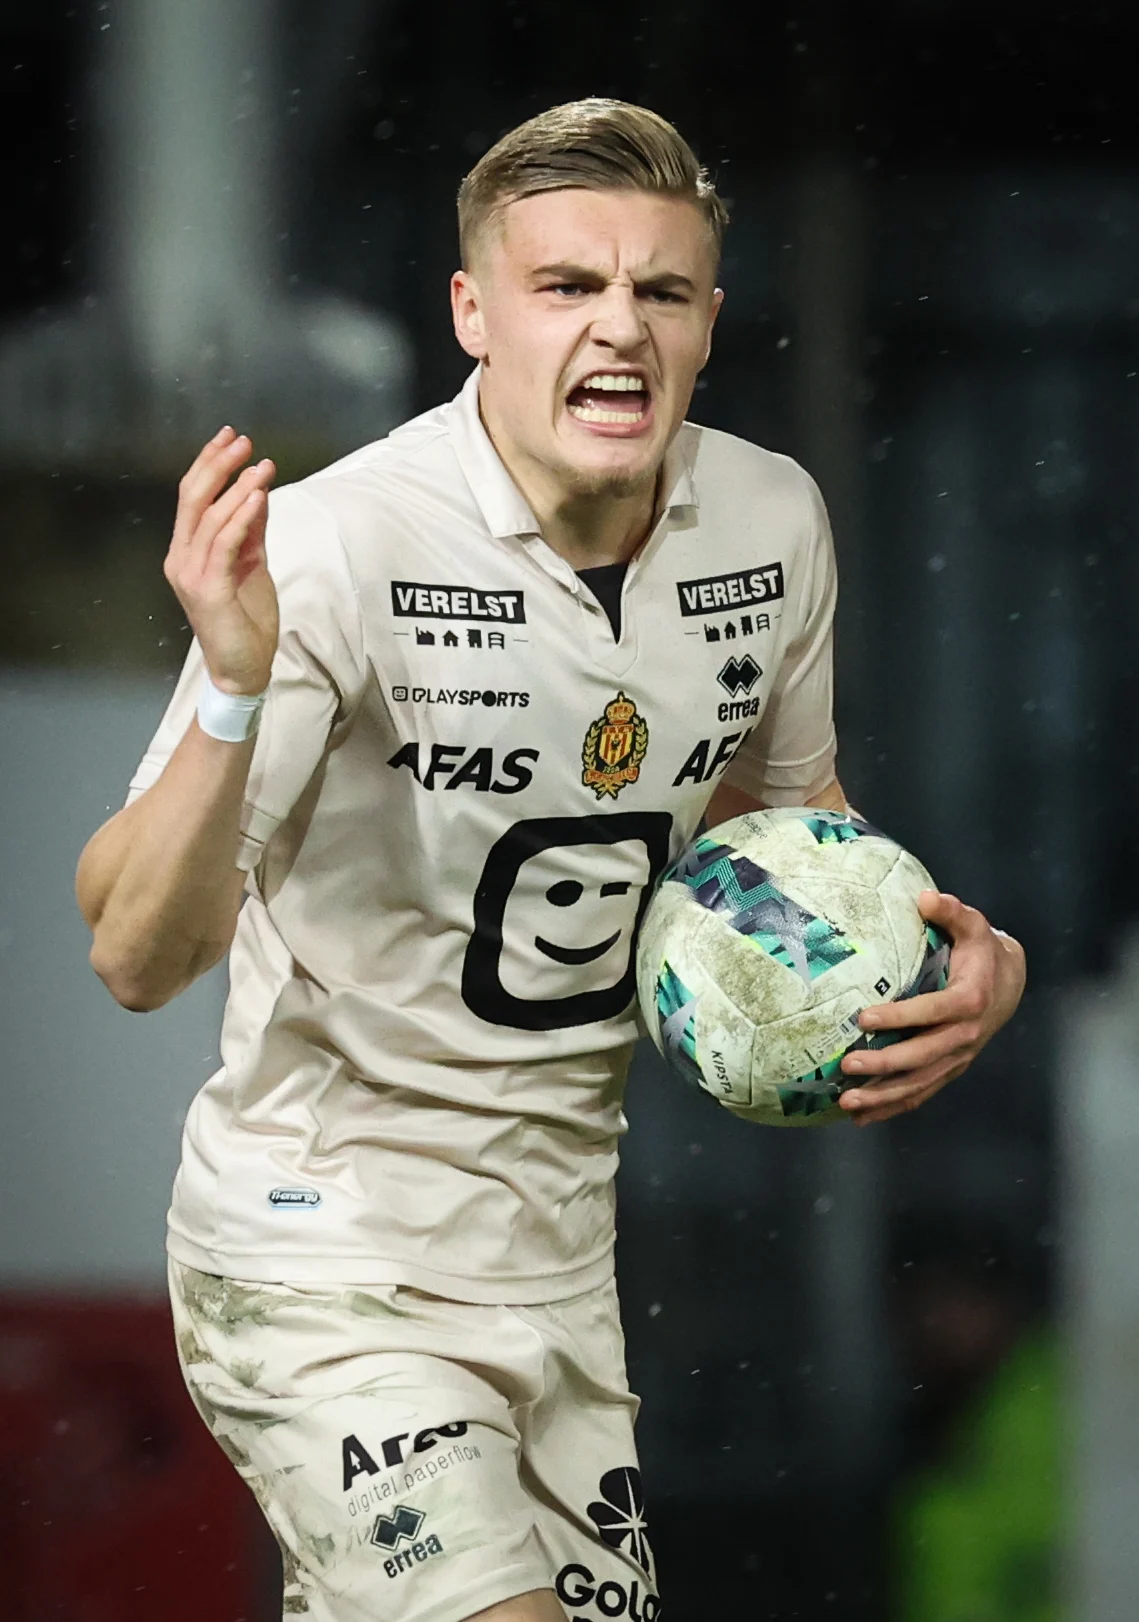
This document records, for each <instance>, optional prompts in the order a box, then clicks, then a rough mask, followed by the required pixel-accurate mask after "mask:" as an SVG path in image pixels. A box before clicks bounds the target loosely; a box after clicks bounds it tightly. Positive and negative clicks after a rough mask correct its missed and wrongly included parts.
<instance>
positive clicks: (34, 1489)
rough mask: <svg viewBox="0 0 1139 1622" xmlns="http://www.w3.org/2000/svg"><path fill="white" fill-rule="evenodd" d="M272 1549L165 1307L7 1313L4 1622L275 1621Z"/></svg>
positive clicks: (59, 1307) (1, 1441)
mask: <svg viewBox="0 0 1139 1622" xmlns="http://www.w3.org/2000/svg"><path fill="white" fill-rule="evenodd" d="M263 1549H264V1534H263V1533H262V1531H261V1529H260V1521H259V1515H258V1512H257V1510H256V1506H255V1505H254V1503H253V1499H252V1498H251V1496H250V1494H249V1492H248V1490H247V1488H246V1487H245V1486H244V1485H243V1484H242V1482H241V1481H240V1480H239V1478H238V1477H237V1475H236V1474H235V1472H234V1470H233V1469H232V1467H231V1466H230V1464H229V1463H228V1462H227V1460H226V1459H225V1458H224V1456H223V1455H222V1453H221V1451H220V1450H219V1448H218V1447H217V1445H216V1444H215V1442H214V1441H213V1439H212V1438H211V1437H210V1435H209V1433H208V1432H207V1430H206V1428H205V1426H204V1425H203V1424H202V1422H201V1420H200V1419H199V1418H198V1416H197V1414H196V1412H195V1411H194V1408H193V1406H192V1404H191V1402H190V1399H189V1397H188V1396H187V1394H186V1389H185V1387H184V1385H183V1383H182V1376H181V1372H180V1370H179V1368H178V1363H177V1359H176V1356H175V1352H174V1338H173V1330H172V1328H171V1323H170V1313H169V1309H168V1307H167V1306H166V1304H165V1303H164V1302H162V1301H157V1300H154V1301H152V1300H132V1299H128V1300H116V1299H102V1298H100V1299H98V1300H78V1301H77V1300H74V1299H70V1298H57V1297H51V1298H47V1299H32V1298H19V1297H4V1298H0V1570H2V1571H3V1573H4V1604H3V1611H4V1617H5V1619H6V1622H155V1618H161V1619H162V1622H203V1619H207V1622H262V1619H263V1618H264V1617H265V1615H266V1600H265V1596H264V1592H263V1590H264V1589H265V1588H266V1587H267V1583H266V1582H265V1581H264V1580H263ZM259 1579H262V1580H260V1581H259Z"/></svg>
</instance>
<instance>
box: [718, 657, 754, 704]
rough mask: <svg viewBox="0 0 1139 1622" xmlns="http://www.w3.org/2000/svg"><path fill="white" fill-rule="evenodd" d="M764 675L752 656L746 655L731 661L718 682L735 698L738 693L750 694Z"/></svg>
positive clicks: (720, 674) (719, 676)
mask: <svg viewBox="0 0 1139 1622" xmlns="http://www.w3.org/2000/svg"><path fill="white" fill-rule="evenodd" d="M762 675H763V671H762V670H761V669H760V668H759V666H758V665H757V664H756V662H755V660H754V659H753V658H752V656H751V654H750V653H745V654H744V656H743V658H742V659H736V658H734V657H733V658H731V659H729V660H728V662H727V664H726V665H724V667H723V668H722V669H721V671H720V673H719V675H718V676H717V677H716V680H717V681H718V682H719V684H720V686H721V687H722V688H723V689H724V691H725V692H727V693H730V694H731V695H732V697H733V698H735V696H736V695H737V693H750V692H751V690H752V688H753V687H754V686H755V684H756V682H757V681H758V680H759V678H760V677H761V676H762Z"/></svg>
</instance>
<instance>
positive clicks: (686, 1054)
mask: <svg viewBox="0 0 1139 1622" xmlns="http://www.w3.org/2000/svg"><path fill="white" fill-rule="evenodd" d="M927 887H930V888H931V887H932V881H931V880H930V877H929V874H928V873H927V872H926V870H925V869H924V867H922V865H921V863H920V862H918V861H916V859H915V858H914V857H912V856H911V855H910V854H909V853H908V852H906V851H904V850H903V849H902V848H901V847H900V846H899V845H897V844H896V843H895V842H894V841H893V840H891V839H887V838H886V837H885V836H884V835H882V834H880V833H878V831H877V830H876V829H874V828H871V827H870V826H869V825H868V824H866V823H863V822H861V821H860V820H859V819H857V818H855V817H852V816H845V815H842V814H839V813H835V812H825V811H824V812H817V811H812V810H809V809H803V808H796V807H787V808H782V809H780V810H778V811H769V812H761V813H749V814H747V815H746V816H743V817H737V818H735V819H734V820H733V821H732V822H729V823H724V824H723V825H722V826H720V827H718V828H716V829H714V830H712V831H711V832H710V833H709V834H707V835H705V836H703V837H702V838H700V839H697V840H696V841H694V843H693V844H692V845H690V846H689V847H688V849H687V850H686V851H685V852H684V853H683V855H682V856H681V858H680V859H679V861H678V862H677V863H676V864H675V865H674V866H673V867H672V868H671V869H670V870H669V872H668V873H667V874H666V875H665V877H664V879H663V881H662V883H661V885H660V887H659V889H658V891H657V894H656V895H655V896H654V898H653V901H652V903H651V905H650V907H649V909H648V912H647V914H646V917H645V920H644V923H643V925H642V929H641V935H640V941H639V944H638V954H637V986H638V994H639V997H640V1002H641V1008H642V1012H643V1014H644V1017H645V1021H646V1025H647V1027H648V1029H649V1032H650V1034H651V1036H652V1038H653V1040H654V1042H655V1043H656V1045H657V1047H658V1048H659V1050H660V1051H661V1053H662V1054H663V1055H664V1057H665V1059H666V1061H667V1063H668V1064H669V1066H670V1067H671V1068H672V1069H674V1070H676V1071H678V1073H679V1074H681V1075H682V1076H684V1077H685V1078H686V1079H687V1080H689V1081H690V1082H692V1083H694V1084H695V1085H697V1086H700V1087H702V1088H704V1089H705V1090H706V1091H707V1092H709V1093H711V1094H712V1095H713V1097H715V1098H717V1099H718V1100H719V1101H720V1102H721V1103H723V1104H724V1105H725V1106H726V1107H728V1108H730V1109H732V1111H733V1113H740V1114H744V1115H746V1116H747V1118H748V1119H751V1120H756V1121H766V1122H770V1123H771V1124H778V1125H800V1124H814V1123H815V1122H817V1121H821V1120H824V1119H835V1118H837V1116H838V1115H839V1114H840V1112H839V1111H838V1110H837V1109H836V1108H835V1105H836V1102H837V1098H838V1096H839V1092H840V1089H841V1087H842V1085H843V1081H842V1077H841V1074H840V1069H839V1066H840V1061H841V1058H842V1056H843V1054H844V1053H845V1052H847V1051H848V1050H849V1049H850V1048H851V1047H852V1046H853V1045H856V1044H861V1045H867V1038H866V1037H865V1036H864V1035H863V1034H862V1033H861V1030H860V1027H859V1025H858V1015H859V1013H860V1012H861V1010H862V1009H863V1008H865V1007H867V1006H868V1005H869V1004H871V1003H875V1002H885V1001H891V1000H893V999H895V998H896V997H898V996H900V995H904V994H905V993H906V992H907V990H909V989H911V988H913V987H915V986H916V984H917V983H918V981H919V978H920V977H921V976H922V973H923V966H924V968H925V970H926V978H927V979H928V980H929V983H930V984H935V983H942V981H943V978H944V973H943V970H944V956H947V953H945V954H943V956H942V957H941V958H940V959H939V961H938V962H936V963H935V962H934V959H933V958H932V957H931V956H930V953H931V952H933V951H934V950H935V949H936V947H937V943H936V942H935V941H933V940H932V939H931V938H930V937H929V935H928V933H927V929H926V926H925V924H924V922H923V920H922V919H921V917H920V914H919V913H918V911H917V907H916V897H917V894H918V892H919V891H920V890H922V889H924V888H927ZM934 971H936V972H934ZM937 973H940V974H941V979H940V980H939V979H938V978H937ZM931 975H932V978H930V976H931ZM923 983H924V982H923Z"/></svg>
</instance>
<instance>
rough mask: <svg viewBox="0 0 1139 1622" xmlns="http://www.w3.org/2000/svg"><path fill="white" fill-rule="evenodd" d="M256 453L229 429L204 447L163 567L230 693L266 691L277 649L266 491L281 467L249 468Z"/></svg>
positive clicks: (182, 489)
mask: <svg viewBox="0 0 1139 1622" xmlns="http://www.w3.org/2000/svg"><path fill="white" fill-rule="evenodd" d="M252 452H253V446H252V444H251V442H250V441H249V440H248V439H247V438H246V437H245V435H244V434H236V433H235V432H234V430H233V429H232V428H223V429H221V431H220V432H219V433H217V434H215V435H214V437H213V438H212V439H211V440H210V442H209V444H208V445H206V446H205V447H204V448H203V449H202V452H201V454H200V455H199V456H198V458H197V459H196V461H195V462H194V464H193V466H192V467H191V468H190V470H189V471H188V472H187V473H186V475H185V477H184V478H183V479H182V482H181V483H180V484H179V486H178V512H177V515H176V517H175V520H174V536H173V539H172V540H171V542H170V550H169V552H168V553H167V554H166V563H165V565H164V572H165V575H166V578H167V580H168V581H169V582H170V585H171V586H172V587H173V589H174V592H175V595H176V596H177V598H178V601H179V602H180V603H181V604H182V607H183V608H184V609H185V610H186V617H187V619H188V620H189V622H190V628H191V629H192V631H193V633H194V635H195V636H196V637H197V639H198V642H199V644H200V645H201V649H202V653H203V655H204V657H205V661H206V668H207V670H208V671H209V673H210V680H211V681H212V682H213V684H214V686H215V687H219V688H220V689H221V690H222V692H225V693H261V692H264V690H265V688H266V687H268V685H269V673H270V670H271V668H272V664H273V655H274V653H275V652H276V651H277V634H278V627H279V618H278V610H277V592H276V588H275V587H274V585H273V581H272V578H271V576H270V574H269V570H268V567H267V565H266V562H265V523H266V520H267V518H268V515H269V499H268V490H269V486H270V484H272V482H273V479H274V477H275V475H276V472H277V470H276V468H275V467H274V466H273V463H272V462H270V461H269V460H268V459H266V460H265V461H261V462H258V463H257V464H256V465H255V466H251V467H245V465H244V464H245V463H247V462H248V461H249V458H250V456H251V455H252ZM239 468H241V469H242V471H241V472H240V473H238V469H239ZM235 473H237V474H238V476H237V478H236V479H234V477H233V476H234V474H235ZM231 479H232V480H233V482H232V483H230V480H231Z"/></svg>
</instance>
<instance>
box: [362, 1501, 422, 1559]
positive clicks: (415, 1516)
mask: <svg viewBox="0 0 1139 1622" xmlns="http://www.w3.org/2000/svg"><path fill="white" fill-rule="evenodd" d="M426 1519H427V1517H426V1515H424V1513H423V1511H422V1510H421V1509H412V1507H411V1505H410V1504H401V1505H400V1506H399V1508H398V1509H397V1510H396V1512H395V1514H394V1515H377V1516H376V1524H375V1526H373V1528H372V1542H373V1543H374V1544H375V1545H376V1547H377V1549H394V1548H395V1547H396V1546H397V1544H400V1543H402V1542H403V1541H404V1539H405V1538H406V1540H407V1542H408V1543H410V1542H412V1540H413V1539H414V1538H415V1536H416V1534H417V1533H418V1531H419V1528H420V1527H421V1526H422V1525H423V1523H424V1521H425V1520H426Z"/></svg>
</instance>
